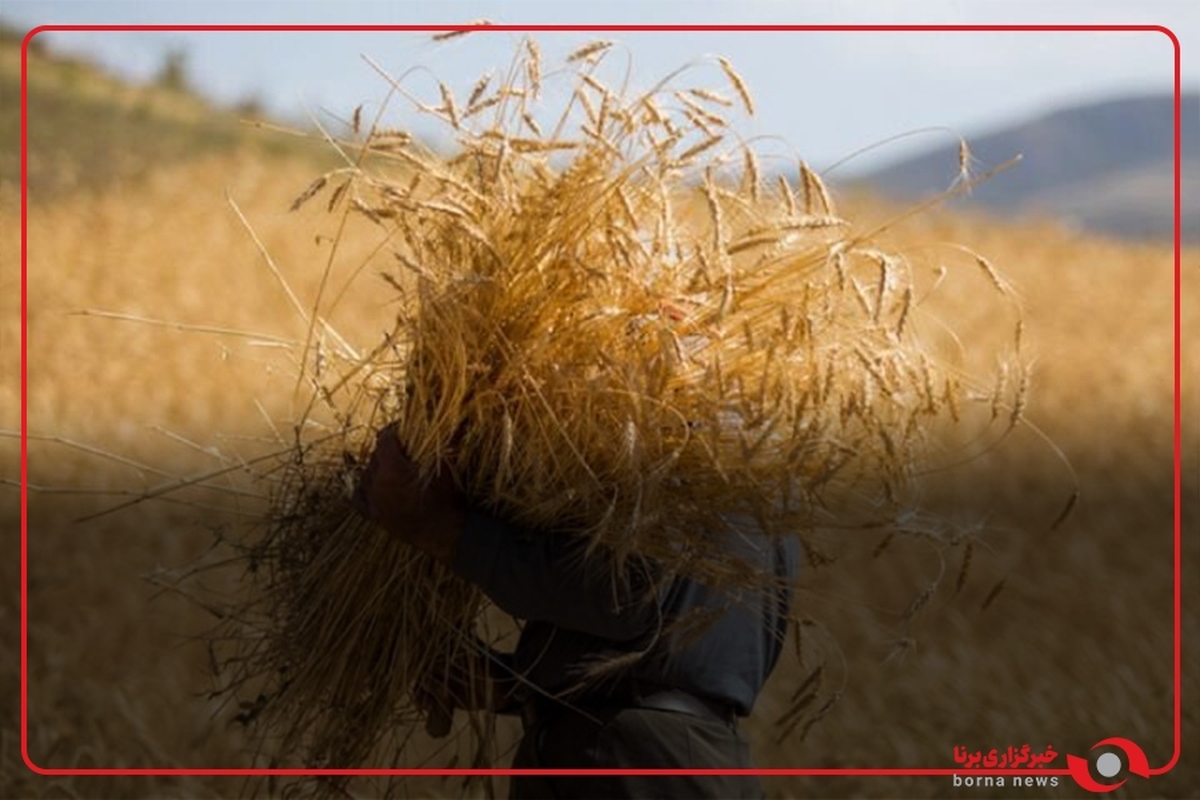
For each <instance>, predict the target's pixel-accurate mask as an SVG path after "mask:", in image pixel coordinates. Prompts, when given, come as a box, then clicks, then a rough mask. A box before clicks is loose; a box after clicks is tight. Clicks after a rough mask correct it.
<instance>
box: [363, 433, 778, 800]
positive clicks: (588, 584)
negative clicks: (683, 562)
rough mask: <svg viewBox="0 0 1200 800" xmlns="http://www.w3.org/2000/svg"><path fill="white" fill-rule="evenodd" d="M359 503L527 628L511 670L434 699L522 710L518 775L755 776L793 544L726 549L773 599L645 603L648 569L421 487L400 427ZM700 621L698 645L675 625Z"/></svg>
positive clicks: (447, 483) (665, 790)
mask: <svg viewBox="0 0 1200 800" xmlns="http://www.w3.org/2000/svg"><path fill="white" fill-rule="evenodd" d="M358 499H359V506H360V508H361V509H363V510H364V511H365V512H366V513H367V514H368V516H370V517H371V518H373V519H374V520H375V521H376V522H378V523H379V524H381V525H382V526H383V527H385V528H386V529H388V530H389V531H391V532H392V533H394V534H395V535H396V536H399V537H402V538H403V539H404V540H405V541H407V542H408V543H409V544H411V545H413V546H414V547H416V548H418V549H420V550H422V551H424V552H426V553H428V554H429V555H431V556H433V557H434V558H436V559H438V560H439V561H441V562H442V563H443V564H445V565H447V566H449V567H450V568H451V569H453V570H454V571H455V572H456V573H457V574H458V575H460V576H461V577H463V578H465V579H467V580H469V581H471V582H472V583H474V584H476V585H477V586H479V588H480V589H482V590H483V591H484V592H485V593H486V594H487V596H488V597H489V598H491V600H492V601H493V602H495V604H496V605H497V606H499V607H500V608H501V609H503V610H504V611H506V612H507V613H509V614H511V615H513V616H514V617H517V618H518V619H521V620H523V621H524V622H525V626H524V629H523V632H522V634H521V637H520V640H519V642H518V644H517V647H516V651H515V652H514V653H513V654H512V656H511V658H504V657H502V656H500V655H499V654H492V655H491V656H490V657H489V659H488V664H487V666H486V667H485V668H483V669H480V672H484V671H486V673H487V675H488V676H489V681H490V683H491V685H490V686H488V687H485V688H483V689H482V690H480V689H468V688H466V687H464V688H463V690H462V691H459V692H457V695H458V696H455V697H450V698H437V703H438V705H440V707H441V709H442V710H443V711H444V710H445V709H447V708H449V709H451V710H452V709H453V708H454V707H456V706H457V707H462V708H469V707H473V706H480V705H484V704H487V705H489V706H490V707H491V709H492V710H495V711H500V712H510V713H512V712H519V713H520V714H521V718H522V722H523V725H524V738H523V740H522V742H521V745H520V748H519V749H518V751H517V754H516V756H515V758H514V760H513V767H514V768H516V769H561V768H592V769H611V770H621V769H626V770H628V769H692V770H700V769H749V768H752V767H753V764H752V762H751V760H750V753H749V747H748V745H747V743H746V741H745V740H744V739H743V738H742V736H741V735H740V733H739V732H738V729H737V720H738V718H740V717H745V716H747V715H748V714H749V713H750V711H751V710H752V708H753V707H754V702H755V699H756V698H757V696H758V694H759V692H760V690H761V689H762V687H763V684H764V683H765V682H766V680H767V677H768V676H769V675H770V673H771V670H772V669H773V668H774V666H775V663H776V661H777V660H778V658H779V652H780V647H781V645H782V642H783V639H784V635H785V631H786V621H787V615H788V607H789V604H790V601H791V590H790V585H791V579H792V576H793V575H794V573H795V571H796V568H797V562H798V550H799V545H798V543H797V542H796V540H795V539H792V538H790V537H785V538H779V539H776V540H769V539H766V538H765V537H753V536H749V535H744V534H743V535H731V536H730V537H729V541H730V557H731V558H738V559H743V560H745V561H746V562H747V563H750V564H756V565H757V566H758V567H759V568H760V569H761V570H763V571H764V574H766V575H774V576H775V577H777V578H778V583H777V588H776V590H775V591H763V592H761V593H759V592H755V593H748V592H744V593H740V596H739V594H737V593H733V592H730V593H723V592H718V591H716V590H714V589H711V588H709V587H707V586H704V585H702V584H700V583H698V582H695V581H692V580H688V579H684V578H676V579H675V580H673V581H671V582H670V583H669V584H668V585H667V586H666V587H665V588H664V589H662V590H659V591H653V590H650V591H649V592H647V588H648V587H651V586H652V576H651V574H650V572H651V570H649V569H643V568H641V567H640V566H638V565H633V564H628V565H626V566H624V567H623V568H616V569H614V568H613V564H611V563H605V561H606V558H605V556H604V555H603V554H602V553H599V552H598V553H593V554H591V555H585V552H584V543H583V542H582V540H578V539H575V538H566V537H555V536H548V535H531V534H528V533H526V532H525V531H522V530H521V529H519V528H517V527H514V526H512V525H509V524H507V523H505V522H503V521H502V520H499V519H496V518H494V517H492V516H490V515H488V514H485V513H483V512H481V511H479V510H477V509H473V508H471V507H470V506H468V505H467V504H466V503H465V502H464V500H463V498H462V497H461V496H460V495H459V493H458V492H457V491H456V489H455V486H454V483H453V480H452V479H451V478H450V477H449V475H447V474H446V473H442V474H441V475H440V476H438V477H436V478H434V480H433V481H432V482H429V483H428V484H427V485H424V486H423V485H422V482H421V481H420V480H419V472H418V469H417V465H416V464H415V463H414V462H413V461H412V460H410V459H409V458H408V456H407V455H406V454H405V453H404V451H403V449H402V447H401V445H400V443H399V441H398V439H397V437H396V436H395V431H394V430H393V429H391V428H385V429H384V430H383V431H382V432H381V434H380V435H379V437H378V439H377V442H376V448H375V451H374V453H373V455H372V457H371V460H370V463H369V465H368V467H367V471H366V473H365V475H364V477H363V481H362V483H361V485H360V488H359V493H358ZM608 561H610V562H611V559H608ZM696 612H700V616H702V617H704V618H705V620H706V621H705V622H704V623H703V624H702V627H701V628H700V629H699V630H698V631H693V632H692V633H691V634H687V633H684V632H682V631H678V629H677V628H674V627H672V623H673V622H677V621H678V620H680V619H681V618H682V617H683V615H685V614H689V613H696ZM704 612H707V613H704ZM668 629H670V630H671V631H672V632H671V633H668V634H665V635H660V634H663V633H664V631H666V630H668ZM639 654H641V657H637V656H638V655H639ZM622 656H627V657H631V658H630V659H629V660H630V661H631V662H632V663H631V665H630V666H629V667H627V668H623V669H621V670H619V672H618V675H617V677H616V678H615V679H607V680H603V681H593V682H590V683H589V682H583V684H582V685H580V682H581V676H583V675H584V674H586V673H587V671H588V669H589V667H593V666H595V665H596V664H597V663H600V662H603V661H605V660H608V659H614V658H618V659H619V658H621V657H622ZM762 793H763V792H762V787H761V784H760V783H759V781H758V779H757V777H755V776H752V775H733V776H687V775H673V776H669V777H661V776H658V777H646V776H626V775H617V774H613V775H604V776H599V777H586V778H583V777H561V776H537V775H519V776H514V778H513V779H512V783H511V795H512V796H513V797H578V798H584V797H608V798H616V797H650V796H657V797H661V796H672V797H674V796H679V797H722V798H733V797H739V798H740V797H759V796H761V795H762Z"/></svg>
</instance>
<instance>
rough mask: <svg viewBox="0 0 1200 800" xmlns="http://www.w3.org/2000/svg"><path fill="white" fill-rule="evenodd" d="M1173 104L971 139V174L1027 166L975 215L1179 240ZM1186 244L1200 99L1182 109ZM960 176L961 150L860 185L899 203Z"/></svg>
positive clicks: (1144, 104)
mask: <svg viewBox="0 0 1200 800" xmlns="http://www.w3.org/2000/svg"><path fill="white" fill-rule="evenodd" d="M1173 124H1174V123H1173V98H1172V97H1170V96H1169V95H1162V96H1157V95H1155V96H1138V97H1127V98H1122V99H1117V100H1110V101H1106V102H1099V103H1092V104H1088V105H1082V106H1078V107H1074V108H1066V109H1061V110H1057V111H1053V112H1051V113H1048V114H1046V115H1044V116H1041V117H1038V118H1036V119H1031V120H1028V121H1026V122H1023V123H1020V124H1017V125H1013V126H1011V127H1007V128H1004V129H1002V130H996V131H984V132H976V133H972V132H970V131H968V132H967V139H968V141H969V143H970V148H971V153H972V155H973V156H974V158H975V159H976V164H975V168H974V171H975V172H977V173H978V172H982V171H984V170H986V169H988V168H990V167H994V166H996V165H998V164H1001V163H1003V162H1005V161H1007V160H1008V159H1010V158H1012V157H1013V156H1014V155H1016V154H1018V153H1019V154H1021V155H1022V156H1023V160H1022V163H1020V164H1018V165H1017V166H1016V167H1015V168H1013V169H1010V170H1008V171H1007V172H1005V173H1003V174H1002V175H1000V176H998V177H996V178H995V179H993V180H992V181H990V182H988V183H985V184H984V185H982V186H980V187H978V188H977V189H975V190H974V191H973V192H972V193H971V196H970V198H969V200H968V201H965V202H969V205H970V207H972V208H977V209H985V210H989V211H994V212H997V213H1000V214H1003V215H1008V216H1023V217H1027V218H1032V217H1037V216H1041V215H1050V216H1053V217H1056V218H1058V219H1060V220H1062V221H1064V222H1067V223H1068V224H1072V225H1075V226H1078V227H1081V228H1085V229H1088V230H1094V231H1102V232H1106V233H1111V234H1116V235H1119V236H1126V237H1133V238H1156V239H1164V238H1168V239H1169V238H1170V236H1171V235H1172V231H1173V227H1174V225H1173V218H1172V214H1173V181H1174V175H1173V170H1174V157H1173ZM1181 124H1182V151H1183V217H1184V226H1183V231H1184V236H1185V239H1187V240H1189V241H1197V240H1200V95H1196V94H1187V95H1184V97H1183V100H1182V108H1181ZM957 170H958V150H957V148H956V147H955V146H954V145H948V146H945V147H938V148H935V149H932V150H929V151H927V152H925V153H922V154H920V155H918V156H915V157H912V158H906V159H904V160H902V161H900V162H899V163H895V164H892V165H889V166H886V167H883V168H880V169H878V170H876V171H874V172H872V173H869V174H868V175H866V176H864V177H863V178H862V181H863V182H864V183H866V184H868V185H870V186H872V187H874V188H875V189H878V190H880V191H882V192H883V193H884V194H885V195H887V196H889V197H891V198H893V199H897V200H909V199H913V198H916V197H921V196H928V195H930V194H933V193H936V192H938V191H940V190H942V189H944V188H946V186H948V185H949V184H950V183H951V182H952V181H953V180H954V178H955V176H956V174H957Z"/></svg>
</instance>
